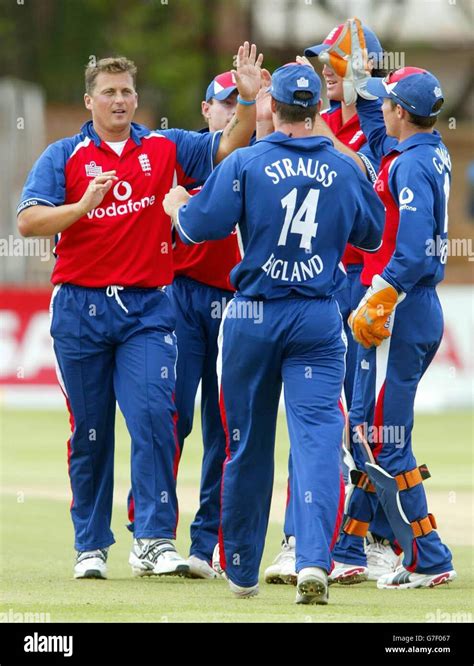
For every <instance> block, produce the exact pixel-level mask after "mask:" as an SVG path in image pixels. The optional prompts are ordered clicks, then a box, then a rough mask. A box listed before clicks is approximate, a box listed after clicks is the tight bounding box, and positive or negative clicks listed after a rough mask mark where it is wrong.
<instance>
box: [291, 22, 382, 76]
mask: <svg viewBox="0 0 474 666" xmlns="http://www.w3.org/2000/svg"><path fill="white" fill-rule="evenodd" d="M345 25H346V24H345V23H341V24H340V25H338V26H336V27H335V28H333V29H332V30H331V32H330V33H329V35H328V36H327V37H326V39H325V40H324V42H323V43H322V44H315V46H310V47H309V48H307V49H305V50H304V54H305V56H308V57H310V58H311V57H312V56H317V55H319V54H320V53H321V52H322V51H327V50H328V49H329V48H330V47H331V46H332V45H333V44H334V42H335V41H336V40H337V39H338V38H339V35H340V34H341V32H342V30H343V28H344V26H345ZM362 30H363V32H364V37H365V45H366V47H367V55H368V57H369V58H372V59H373V61H374V64H375V66H376V67H377V66H378V63H382V59H383V55H384V50H383V48H382V44H381V43H380V42H379V38H378V37H377V35H376V34H375V32H374V31H373V30H371V29H370V28H368V27H367V26H366V25H362Z"/></svg>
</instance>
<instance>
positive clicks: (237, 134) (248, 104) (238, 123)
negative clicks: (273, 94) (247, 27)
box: [214, 42, 263, 164]
mask: <svg viewBox="0 0 474 666" xmlns="http://www.w3.org/2000/svg"><path fill="white" fill-rule="evenodd" d="M262 62H263V55H262V54H261V53H260V54H259V56H258V57H257V47H256V46H255V44H252V46H250V44H249V42H245V43H244V44H242V46H240V47H239V51H238V54H237V69H236V70H233V74H234V76H235V80H236V83H237V90H238V92H239V97H238V104H237V110H236V112H235V115H234V117H233V118H232V119H231V120H230V121H229V122H228V124H227V126H226V127H225V128H224V131H223V132H222V137H221V140H220V142H219V148H218V150H217V154H216V157H215V160H214V163H215V164H218V163H219V162H222V160H223V159H225V158H226V157H227V156H228V155H230V153H232V152H233V151H234V150H235V149H236V148H242V147H243V146H248V144H249V141H250V138H251V136H252V134H253V133H254V131H255V122H256V102H255V100H256V98H257V94H258V91H259V90H260V87H261V66H262Z"/></svg>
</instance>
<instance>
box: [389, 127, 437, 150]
mask: <svg viewBox="0 0 474 666" xmlns="http://www.w3.org/2000/svg"><path fill="white" fill-rule="evenodd" d="M439 143H441V134H440V133H439V132H437V131H436V130H434V131H433V132H432V133H431V134H425V133H424V132H417V133H416V134H412V135H411V136H410V137H408V139H405V141H402V142H401V143H399V144H398V145H397V146H395V147H394V150H396V151H397V152H398V153H403V152H404V151H405V150H409V149H410V148H413V146H419V145H428V146H430V145H431V146H437V145H438V144H439Z"/></svg>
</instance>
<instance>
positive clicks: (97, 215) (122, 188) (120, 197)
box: [87, 180, 156, 220]
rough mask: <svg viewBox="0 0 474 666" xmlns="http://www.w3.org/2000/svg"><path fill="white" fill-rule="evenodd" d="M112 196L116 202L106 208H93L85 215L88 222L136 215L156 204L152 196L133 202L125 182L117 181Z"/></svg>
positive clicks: (131, 194)
mask: <svg viewBox="0 0 474 666" xmlns="http://www.w3.org/2000/svg"><path fill="white" fill-rule="evenodd" d="M112 194H113V196H114V198H115V200H116V201H112V203H111V204H109V205H108V206H99V207H98V208H93V209H92V210H91V211H89V212H88V213H87V217H88V218H89V219H90V220H93V219H97V220H100V219H102V218H105V217H118V216H120V215H129V214H130V213H138V212H139V211H141V210H143V209H144V208H148V207H149V206H153V205H154V204H155V202H156V197H155V196H154V195H151V196H149V197H148V196H146V197H142V198H141V199H139V200H138V201H134V200H133V189H132V186H131V185H130V183H128V182H127V181H126V180H119V182H118V183H117V184H116V185H115V187H114V189H113V190H112ZM120 202H121V203H120Z"/></svg>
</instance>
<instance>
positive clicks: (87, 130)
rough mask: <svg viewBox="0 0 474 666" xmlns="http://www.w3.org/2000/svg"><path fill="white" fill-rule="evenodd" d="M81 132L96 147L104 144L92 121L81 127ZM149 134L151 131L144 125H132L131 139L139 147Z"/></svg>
mask: <svg viewBox="0 0 474 666" xmlns="http://www.w3.org/2000/svg"><path fill="white" fill-rule="evenodd" d="M81 132H82V134H84V135H85V136H88V137H89V139H91V140H92V141H93V142H94V144H95V145H96V146H100V144H101V143H102V140H101V138H100V136H99V135H98V134H97V132H96V131H95V129H94V125H93V124H92V120H88V121H87V122H86V123H84V125H83V126H82V127H81ZM149 133H150V130H149V129H148V127H145V126H144V125H139V124H138V123H131V126H130V138H131V139H132V140H133V141H134V143H136V144H137V146H141V143H142V138H143V137H144V136H146V135H147V134H149Z"/></svg>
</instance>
